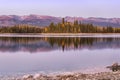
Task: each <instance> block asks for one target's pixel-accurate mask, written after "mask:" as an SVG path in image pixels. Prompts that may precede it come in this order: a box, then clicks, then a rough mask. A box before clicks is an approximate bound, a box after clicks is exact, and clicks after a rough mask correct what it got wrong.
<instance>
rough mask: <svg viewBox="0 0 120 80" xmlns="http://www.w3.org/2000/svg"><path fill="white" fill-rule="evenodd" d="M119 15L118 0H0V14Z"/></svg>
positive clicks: (119, 0)
mask: <svg viewBox="0 0 120 80" xmlns="http://www.w3.org/2000/svg"><path fill="white" fill-rule="evenodd" d="M29 14H38V15H50V16H57V17H64V16H76V17H78V16H79V17H107V18H110V17H112V18H113V17H119V18H120V0H0V15H29Z"/></svg>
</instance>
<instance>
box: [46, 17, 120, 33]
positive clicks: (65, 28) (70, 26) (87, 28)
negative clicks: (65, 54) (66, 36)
mask: <svg viewBox="0 0 120 80" xmlns="http://www.w3.org/2000/svg"><path fill="white" fill-rule="evenodd" d="M44 32H46V33H120V28H113V27H111V26H107V27H98V26H94V25H93V24H84V23H81V22H78V21H77V20H76V21H74V23H71V22H67V21H65V20H64V18H63V19H62V23H58V24H54V23H51V24H50V25H49V26H48V27H46V28H45V29H44Z"/></svg>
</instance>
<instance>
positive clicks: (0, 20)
mask: <svg viewBox="0 0 120 80" xmlns="http://www.w3.org/2000/svg"><path fill="white" fill-rule="evenodd" d="M65 20H66V21H68V22H74V20H78V21H79V22H82V23H90V24H93V25H95V26H103V27H106V26H112V27H120V18H100V17H99V18H97V17H89V18H83V17H70V16H67V17H65ZM61 21H62V17H54V16H44V15H33V14H32V15H24V16H18V15H1V16H0V26H14V25H17V24H29V25H34V26H40V27H44V26H48V25H49V24H50V23H51V22H54V23H59V22H61Z"/></svg>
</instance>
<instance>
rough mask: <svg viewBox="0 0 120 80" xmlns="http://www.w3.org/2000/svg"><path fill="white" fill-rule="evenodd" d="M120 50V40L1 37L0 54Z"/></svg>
mask: <svg viewBox="0 0 120 80" xmlns="http://www.w3.org/2000/svg"><path fill="white" fill-rule="evenodd" d="M85 48H87V49H105V48H120V38H80V37H74V38H73V37H72V38H71V37H54V38H52V37H39V38H35V37H34V38H31V37H29V38H27V37H26V38H25V37H0V52H6V51H9V52H16V51H27V52H41V51H51V50H56V49H59V50H63V51H64V50H70V49H74V50H78V49H79V50H80V49H85Z"/></svg>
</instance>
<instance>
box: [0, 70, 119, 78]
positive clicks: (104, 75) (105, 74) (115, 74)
mask: <svg viewBox="0 0 120 80" xmlns="http://www.w3.org/2000/svg"><path fill="white" fill-rule="evenodd" d="M0 80H120V71H117V72H101V73H94V74H82V73H69V74H57V75H43V74H35V75H24V76H22V77H19V78H8V79H0Z"/></svg>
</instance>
